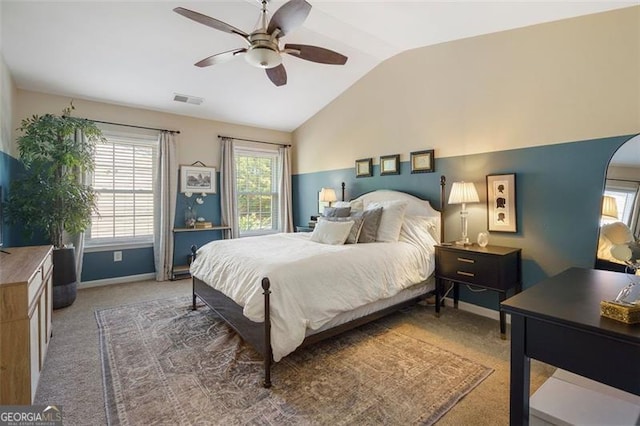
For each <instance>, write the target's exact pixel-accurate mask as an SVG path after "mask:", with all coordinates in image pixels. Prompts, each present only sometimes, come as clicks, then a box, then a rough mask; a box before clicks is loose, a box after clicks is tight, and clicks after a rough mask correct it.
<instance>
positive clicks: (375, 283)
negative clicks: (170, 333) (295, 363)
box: [191, 233, 434, 361]
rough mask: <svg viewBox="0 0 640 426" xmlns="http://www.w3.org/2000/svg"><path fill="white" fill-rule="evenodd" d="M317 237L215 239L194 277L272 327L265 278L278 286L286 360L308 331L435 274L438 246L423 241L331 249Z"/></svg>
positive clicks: (279, 353)
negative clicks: (263, 284) (435, 248)
mask: <svg viewBox="0 0 640 426" xmlns="http://www.w3.org/2000/svg"><path fill="white" fill-rule="evenodd" d="M310 235H311V234H309V233H295V234H276V235H269V236H261V237H249V238H240V239H234V240H220V241H213V242H211V243H209V244H207V245H205V246H203V247H201V248H200V249H199V250H198V256H197V258H196V260H195V262H193V264H192V266H191V273H192V274H193V275H194V276H195V277H197V278H199V279H201V280H202V281H204V282H206V283H207V284H209V285H210V286H212V287H213V288H215V289H217V290H219V291H221V292H222V293H224V294H225V295H226V296H227V297H229V298H231V299H233V300H234V301H235V302H236V303H237V304H239V305H240V306H242V307H243V308H244V309H243V313H244V315H245V316H246V317H247V318H249V319H250V320H252V321H256V322H262V321H264V298H263V294H262V287H261V280H262V278H263V277H268V278H269V281H270V282H271V327H272V328H271V330H272V332H271V341H272V343H271V345H272V349H273V358H274V360H275V361H279V360H280V359H281V358H282V357H284V356H286V355H287V354H289V353H291V352H293V351H294V350H295V349H296V348H297V347H298V346H299V345H300V344H301V343H302V341H303V340H304V337H305V331H306V329H307V328H310V329H312V330H315V329H318V328H320V327H322V326H323V325H324V324H325V323H326V322H327V321H329V320H331V319H332V318H333V317H334V316H336V315H338V314H340V313H342V312H345V311H349V310H352V309H355V308H357V307H360V306H362V305H365V304H367V303H370V302H373V301H376V300H379V299H384V298H387V297H391V296H393V295H395V294H396V293H398V292H399V291H400V290H402V289H404V288H406V287H409V286H411V285H413V284H416V283H419V282H422V281H424V280H426V279H427V278H428V277H429V275H431V273H432V272H433V268H434V265H433V247H432V246H430V245H425V244H422V243H419V242H413V243H412V242H398V243H370V244H348V245H327V244H320V243H316V242H313V241H311V240H310V239H309V238H310Z"/></svg>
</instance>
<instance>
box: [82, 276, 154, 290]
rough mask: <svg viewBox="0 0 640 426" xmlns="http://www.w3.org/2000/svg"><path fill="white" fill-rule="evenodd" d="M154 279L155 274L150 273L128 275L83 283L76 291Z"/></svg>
mask: <svg viewBox="0 0 640 426" xmlns="http://www.w3.org/2000/svg"><path fill="white" fill-rule="evenodd" d="M155 278H156V274H155V272H150V273H148V274H140V275H128V276H126V277H116V278H105V279H103V280H93V281H83V282H81V283H80V284H79V285H78V289H79V290H81V289H83V288H91V287H102V286H105V285H112V284H124V283H132V282H135V281H147V280H153V279H155Z"/></svg>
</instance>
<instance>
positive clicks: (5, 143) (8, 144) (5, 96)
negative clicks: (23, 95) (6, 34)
mask: <svg viewBox="0 0 640 426" xmlns="http://www.w3.org/2000/svg"><path fill="white" fill-rule="evenodd" d="M15 98H16V87H15V85H14V84H13V79H12V78H11V73H9V69H8V68H7V64H6V63H5V62H4V57H3V56H2V52H0V151H2V152H5V153H7V154H10V155H12V156H14V157H15V156H16V152H15V150H14V144H13V142H12V141H13V138H14V131H13V130H14V126H13V110H14V108H15Z"/></svg>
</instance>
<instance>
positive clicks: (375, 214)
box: [352, 207, 382, 243]
mask: <svg viewBox="0 0 640 426" xmlns="http://www.w3.org/2000/svg"><path fill="white" fill-rule="evenodd" d="M352 216H354V217H355V216H362V218H363V219H364V221H363V222H362V229H360V235H359V236H358V242H359V243H375V241H376V235H377V234H378V227H379V226H380V218H381V217H382V207H379V208H377V209H370V210H365V211H362V212H359V213H354V214H353V215H352Z"/></svg>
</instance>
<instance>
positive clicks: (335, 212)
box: [322, 207, 351, 217]
mask: <svg viewBox="0 0 640 426" xmlns="http://www.w3.org/2000/svg"><path fill="white" fill-rule="evenodd" d="M350 213H351V207H325V208H324V213H323V214H322V215H323V216H324V217H349V214H350Z"/></svg>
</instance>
